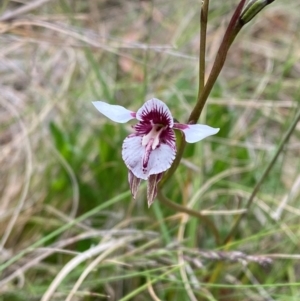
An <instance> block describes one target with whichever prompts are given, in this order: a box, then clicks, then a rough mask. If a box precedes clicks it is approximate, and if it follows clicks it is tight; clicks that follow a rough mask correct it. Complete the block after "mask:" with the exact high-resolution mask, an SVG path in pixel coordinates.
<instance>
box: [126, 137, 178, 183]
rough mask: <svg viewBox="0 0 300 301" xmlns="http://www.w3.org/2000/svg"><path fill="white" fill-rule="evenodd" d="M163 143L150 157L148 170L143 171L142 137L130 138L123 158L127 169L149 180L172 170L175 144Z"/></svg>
mask: <svg viewBox="0 0 300 301" xmlns="http://www.w3.org/2000/svg"><path fill="white" fill-rule="evenodd" d="M169 143H170V144H164V143H161V144H160V146H159V147H157V148H156V149H155V150H152V151H151V153H150V156H149V161H148V165H147V169H146V170H143V157H144V154H145V146H143V145H142V136H134V135H130V136H128V137H127V138H126V139H125V140H124V143H123V149H122V158H123V160H124V162H125V164H126V166H127V168H128V169H129V170H130V171H131V172H132V173H133V174H134V175H135V176H136V177H137V178H140V179H143V180H147V179H148V177H149V176H150V175H153V174H159V173H161V172H164V171H165V170H167V169H168V168H170V166H171V164H172V162H173V161H174V159H175V155H176V147H175V142H169Z"/></svg>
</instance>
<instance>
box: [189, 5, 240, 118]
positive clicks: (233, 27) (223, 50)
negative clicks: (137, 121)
mask: <svg viewBox="0 0 300 301" xmlns="http://www.w3.org/2000/svg"><path fill="white" fill-rule="evenodd" d="M245 1H246V0H242V1H241V2H240V3H239V5H238V6H237V8H236V10H235V12H234V14H233V16H232V18H231V20H230V22H229V25H228V28H227V30H226V32H225V35H224V38H223V40H222V43H221V45H220V47H219V50H218V52H217V56H216V59H215V62H214V64H213V67H212V70H211V72H210V75H209V77H208V80H207V83H206V84H205V86H204V89H203V90H202V92H201V93H198V99H197V103H196V106H195V107H194V109H193V111H192V113H191V115H190V117H189V123H196V122H197V121H198V119H199V117H200V114H201V112H202V110H203V108H204V105H205V103H206V100H207V98H208V96H209V93H210V92H211V90H212V88H213V86H214V84H215V82H216V80H217V78H218V76H219V74H220V72H221V70H222V68H223V66H224V63H225V60H226V57H227V53H228V50H229V48H230V46H231V44H232V42H233V41H234V39H235V38H236V36H237V35H238V33H239V31H240V30H241V29H242V27H243V24H242V23H241V22H240V15H241V12H242V9H243V6H244V4H245ZM200 74H201V71H200Z"/></svg>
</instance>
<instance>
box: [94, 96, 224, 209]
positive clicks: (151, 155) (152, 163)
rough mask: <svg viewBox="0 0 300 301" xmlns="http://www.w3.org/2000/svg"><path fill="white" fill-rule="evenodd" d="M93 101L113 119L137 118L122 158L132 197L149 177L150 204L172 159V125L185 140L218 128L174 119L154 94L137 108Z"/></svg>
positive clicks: (208, 134)
mask: <svg viewBox="0 0 300 301" xmlns="http://www.w3.org/2000/svg"><path fill="white" fill-rule="evenodd" d="M93 105H94V106H95V107H96V109H97V110H98V111H99V112H100V113H102V114H103V115H105V116H106V117H108V118H109V119H111V120H112V121H115V122H119V123H126V122H128V121H129V120H131V119H137V120H138V123H137V124H136V125H134V126H133V129H134V133H133V134H130V135H129V136H128V137H127V138H126V139H125V140H124V142H123V147H122V158H123V160H124V162H125V164H126V166H127V168H128V181H129V185H130V189H131V193H132V195H133V197H134V198H136V195H137V191H138V187H139V184H140V182H141V180H148V188H147V199H148V206H149V207H150V205H151V204H152V203H153V201H154V199H155V197H156V194H157V184H158V182H159V181H160V180H161V178H162V176H163V173H164V172H165V171H166V170H167V169H168V168H170V166H171V164H172V162H173V161H174V159H175V155H176V144H175V134H174V131H173V129H177V130H181V131H182V132H183V133H184V136H185V140H186V142H188V143H194V142H198V141H200V140H202V139H204V138H206V137H208V136H211V135H214V134H216V133H217V132H218V131H219V129H215V128H212V127H209V126H207V125H203V124H181V123H177V122H174V120H173V117H172V114H171V112H170V110H169V108H168V107H167V105H166V104H165V103H163V102H162V101H161V100H159V99H157V98H152V99H150V100H148V101H146V102H145V103H144V104H143V105H142V107H141V108H140V109H139V110H138V111H137V112H133V111H130V110H127V109H126V108H124V107H122V106H118V105H110V104H108V103H105V102H103V101H95V102H93Z"/></svg>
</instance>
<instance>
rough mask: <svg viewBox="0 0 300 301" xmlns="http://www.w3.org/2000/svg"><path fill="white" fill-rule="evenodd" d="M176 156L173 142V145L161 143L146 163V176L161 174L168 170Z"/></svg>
mask: <svg viewBox="0 0 300 301" xmlns="http://www.w3.org/2000/svg"><path fill="white" fill-rule="evenodd" d="M175 156H176V146H175V141H174V143H173V144H164V143H161V144H160V146H159V147H157V148H156V149H155V150H153V151H152V152H151V154H150V157H149V162H148V169H147V173H148V175H149V176H150V175H155V174H159V173H162V172H164V171H166V170H167V169H169V168H170V167H171V165H172V163H173V161H174V159H175Z"/></svg>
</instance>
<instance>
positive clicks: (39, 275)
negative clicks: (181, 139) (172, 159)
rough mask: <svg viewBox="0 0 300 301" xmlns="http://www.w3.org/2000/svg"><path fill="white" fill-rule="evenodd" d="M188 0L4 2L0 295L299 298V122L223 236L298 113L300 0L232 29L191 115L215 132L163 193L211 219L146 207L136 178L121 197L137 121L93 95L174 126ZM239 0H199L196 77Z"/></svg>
mask: <svg viewBox="0 0 300 301" xmlns="http://www.w3.org/2000/svg"><path fill="white" fill-rule="evenodd" d="M200 2H201V1H196V0H187V1H183V0H178V1H163V0H153V1H145V0H144V1H142V0H140V1H137V0H127V1H122V0H86V1H84V0H77V1H75V0H52V1H45V0H44V1H42V0H39V1H36V0H34V1H29V0H28V1H13V0H4V1H1V2H0V12H1V13H0V164H1V168H0V176H1V179H0V196H1V202H0V279H1V280H0V300H1V301H2V300H3V301H17V300H18V301H23V300H26V301H28V300H43V301H46V300H75V301H76V300H84V301H87V300H135V301H140V300H172V301H173V300H174V301H183V300H226V301H227V300H228V301H235V300H243V301H246V300H255V301H256V300H257V301H259V300H262V301H265V300H268V301H272V300H282V301H292V300H293V301H298V300H299V299H300V290H299V286H300V282H299V279H300V263H299V260H300V254H299V248H300V245H299V235H300V227H299V222H300V219H299V216H300V209H299V205H300V199H299V198H300V175H299V172H300V160H299V155H300V126H299V125H298V126H297V127H296V131H295V132H294V134H293V136H292V137H291V139H290V141H289V143H288V144H286V145H285V148H284V151H283V152H282V154H281V155H280V157H279V159H278V160H277V162H276V165H275V166H274V168H273V170H272V172H271V173H270V175H269V176H268V177H267V179H266V180H265V181H264V184H263V186H262V188H261V189H260V191H259V193H258V194H257V196H256V198H255V200H254V203H253V206H252V207H251V208H250V210H249V212H248V214H247V216H245V217H244V218H243V220H242V222H241V223H240V225H239V228H238V231H237V233H236V234H235V236H234V237H233V239H232V240H231V241H230V244H227V245H226V246H225V245H224V244H222V241H224V239H225V238H226V236H227V234H228V233H229V231H230V229H231V228H232V226H233V224H234V222H235V220H236V218H237V216H238V215H239V214H241V212H243V211H242V210H243V208H244V207H245V205H246V201H247V198H249V195H250V194H251V192H252V190H253V188H254V186H255V184H256V183H257V181H258V180H259V179H260V177H261V175H262V173H263V171H264V169H265V168H266V166H267V165H268V164H269V162H270V160H271V158H272V156H273V155H274V153H275V151H276V149H277V148H278V144H279V142H280V140H281V139H282V137H283V135H284V133H285V132H286V131H287V129H288V127H289V125H290V123H291V122H292V120H293V117H294V116H295V112H296V111H297V109H299V103H300V84H299V75H300V63H299V62H300V51H299V49H300V40H299V25H300V15H299V11H300V2H299V1H292V0H285V1H280V0H278V1H275V2H274V3H272V4H271V5H269V6H268V7H267V8H266V9H264V10H263V11H262V12H261V13H260V14H259V15H258V16H257V17H256V18H255V19H254V20H253V21H252V22H251V23H249V24H247V25H246V26H245V28H243V29H242V31H241V33H240V34H239V36H238V38H237V40H236V41H235V42H234V44H233V46H232V48H231V50H230V52H229V55H228V58H227V61H226V64H225V67H224V69H223V71H222V73H221V75H220V77H219V79H218V81H217V83H216V85H215V86H214V88H213V91H212V93H211V95H210V97H209V100H208V102H207V106H206V108H205V110H204V112H203V114H202V116H201V118H200V122H201V123H205V124H208V125H210V126H213V127H219V128H220V129H221V130H220V132H219V133H218V134H217V135H215V136H212V137H210V138H208V139H205V140H204V141H202V142H200V143H198V144H193V145H188V146H187V148H186V150H185V153H184V159H183V160H182V162H181V165H180V166H179V168H178V170H177V172H176V173H175V175H174V176H173V177H172V178H171V179H170V181H168V182H167V184H166V185H165V187H164V189H163V191H164V193H165V195H166V196H167V197H168V198H169V199H170V200H172V201H173V202H175V203H178V204H182V205H185V206H191V205H192V206H193V209H195V210H198V211H201V212H202V213H203V214H204V215H206V216H207V218H208V219H209V220H210V221H211V223H210V224H209V223H207V222H205V220H204V219H203V220H200V219H196V218H194V217H189V216H187V215H185V214H182V213H180V212H175V211H173V210H171V209H169V208H166V207H165V206H164V205H163V204H160V203H159V202H158V201H155V203H154V205H153V206H152V207H151V208H150V209H148V207H147V201H146V190H145V185H142V187H141V189H140V191H139V194H138V197H137V199H136V200H133V199H132V198H131V196H130V193H129V191H128V183H127V170H126V167H125V164H124V163H123V161H122V158H121V147H122V141H123V140H124V138H125V137H126V136H127V135H128V133H130V132H131V125H132V124H134V123H132V124H126V125H122V124H115V123H113V122H111V121H110V120H108V119H106V118H105V117H104V116H102V115H101V114H99V112H97V111H96V110H95V108H94V107H93V105H92V104H91V102H92V101H94V100H104V101H107V102H109V103H112V104H119V105H122V106H125V107H127V108H130V109H132V110H134V111H135V110H137V109H138V108H139V107H140V106H141V105H142V103H143V102H144V101H145V100H148V99H150V98H151V97H154V96H155V97H157V98H159V99H161V100H163V101H164V102H165V103H166V104H167V105H168V106H169V108H170V110H171V111H172V114H173V116H174V117H175V118H176V119H177V120H179V121H180V122H186V120H187V118H188V116H189V113H190V112H191V110H192V108H193V106H194V104H195V100H196V96H197V85H198V84H197V83H198V53H199V14H200ZM238 2H239V1H237V0H236V1H234V0H231V1H216V0H211V1H210V10H209V23H208V31H207V56H206V63H207V69H208V71H209V70H210V68H211V66H212V63H213V61H214V57H215V55H216V51H217V49H218V46H219V44H220V41H221V40H222V37H223V34H224V31H225V29H226V26H227V24H228V22H229V20H230V16H231V15H232V13H233V11H234V9H235V7H236V5H237V4H238ZM211 224H212V225H213V227H212V226H210V225H211ZM213 228H214V229H215V230H213ZM220 242H221V243H220ZM237 252H241V253H237ZM262 255H264V256H266V257H267V258H269V259H272V260H273V262H272V263H271V264H261V261H263V262H265V261H267V259H265V258H266V257H262ZM251 256H252V257H251Z"/></svg>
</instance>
